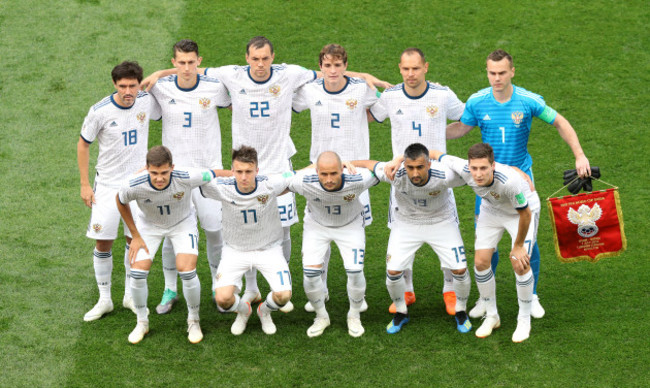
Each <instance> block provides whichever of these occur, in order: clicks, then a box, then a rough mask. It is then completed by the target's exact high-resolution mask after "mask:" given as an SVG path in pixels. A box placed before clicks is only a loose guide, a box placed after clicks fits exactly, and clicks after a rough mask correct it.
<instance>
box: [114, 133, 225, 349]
mask: <svg viewBox="0 0 650 388" xmlns="http://www.w3.org/2000/svg"><path fill="white" fill-rule="evenodd" d="M214 175H215V172H214V171H210V170H205V171H200V170H196V169H194V170H187V171H185V170H177V169H174V164H173V162H172V154H171V152H170V151H169V149H168V148H167V147H164V146H156V147H153V148H151V149H150V150H149V152H148V153H147V170H146V171H143V172H141V173H138V174H137V175H136V176H135V177H134V178H133V179H131V180H130V181H129V182H128V184H126V185H124V186H122V188H121V189H120V191H119V193H118V194H117V196H116V201H117V208H118V210H119V211H120V214H121V215H122V219H124V222H125V223H126V225H127V226H128V228H129V230H130V231H131V234H132V240H131V248H130V250H129V259H130V261H131V293H132V295H133V304H134V305H135V309H136V314H137V316H138V318H137V325H136V326H135V329H133V331H132V332H131V334H129V342H131V343H133V344H137V343H138V342H140V341H142V338H144V336H145V334H147V333H148V332H149V317H148V315H149V312H148V309H147V296H148V293H149V291H148V288H147V275H148V274H149V269H150V268H151V264H152V262H153V258H154V257H155V256H156V251H157V250H158V247H159V246H160V243H161V242H162V240H163V239H164V238H169V239H170V240H171V242H172V245H173V247H174V252H176V266H177V268H178V271H179V275H180V277H181V279H182V281H183V294H184V295H185V301H186V302H187V309H188V315H187V331H188V333H189V334H188V337H187V338H188V339H189V340H190V342H191V343H193V344H195V343H198V342H200V341H201V340H202V339H203V333H202V332H201V327H200V325H199V305H200V297H201V284H200V283H199V278H198V277H197V275H196V259H197V256H198V239H199V233H198V229H197V226H196V215H195V212H194V208H193V207H192V202H191V201H192V195H191V191H192V189H193V188H195V187H198V186H200V185H203V184H205V183H208V182H210V181H211V180H212V178H213V177H214ZM130 201H136V203H137V204H138V207H139V208H140V210H141V213H139V217H138V219H137V222H135V221H134V219H133V215H132V213H131V208H130V207H129V202H130ZM136 225H137V227H136Z"/></svg>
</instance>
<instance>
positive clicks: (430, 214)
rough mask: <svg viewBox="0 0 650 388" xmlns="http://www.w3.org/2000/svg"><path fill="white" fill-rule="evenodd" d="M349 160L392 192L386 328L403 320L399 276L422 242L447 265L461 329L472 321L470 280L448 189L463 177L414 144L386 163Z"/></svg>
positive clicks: (389, 329) (392, 329) (459, 183)
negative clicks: (390, 313) (391, 311)
mask: <svg viewBox="0 0 650 388" xmlns="http://www.w3.org/2000/svg"><path fill="white" fill-rule="evenodd" d="M353 163H354V165H356V166H359V167H370V168H373V171H374V172H375V174H376V176H377V178H379V180H381V181H383V182H388V183H390V184H391V185H392V186H393V192H394V193H395V201H396V206H395V208H394V209H395V222H394V224H393V227H392V228H391V231H390V237H389V239H388V252H387V254H386V287H387V288H388V293H389V294H390V297H391V299H392V300H393V303H395V307H396V313H395V314H394V316H393V319H392V320H391V322H390V323H389V324H388V327H387V328H386V331H387V332H388V333H389V334H393V333H397V332H399V331H400V330H401V329H402V326H404V324H406V323H407V322H408V321H409V315H408V310H407V307H406V300H405V298H404V290H405V288H406V282H405V281H404V277H403V275H404V271H405V270H406V269H407V268H412V266H413V259H414V257H415V252H417V250H418V249H420V247H421V246H422V245H423V244H425V243H426V244H429V246H431V248H432V249H433V250H434V252H435V253H436V254H437V255H438V258H439V259H440V267H441V269H450V270H451V273H452V276H453V283H452V284H453V291H454V292H455V294H456V305H455V310H456V311H455V319H456V328H457V329H458V331H460V332H461V333H467V332H469V331H470V330H471V328H472V324H471V322H470V321H469V318H468V317H467V313H466V308H467V299H468V298H469V292H470V289H471V284H472V281H471V279H470V277H469V274H468V272H467V261H466V258H465V247H464V245H463V239H462V237H461V235H460V230H459V229H458V217H457V213H456V211H455V203H454V200H453V197H452V196H451V195H450V193H449V192H450V190H448V189H450V188H453V187H457V186H462V185H464V184H465V182H464V181H463V180H462V179H460V177H458V176H457V175H456V174H455V173H454V172H453V171H452V170H451V169H449V168H448V167H446V166H444V165H442V164H440V163H438V162H437V161H434V162H431V161H430V159H429V151H428V150H427V148H426V147H425V146H424V145H423V144H420V143H415V144H411V145H409V146H408V147H407V148H406V150H405V151H404V156H403V157H398V158H396V159H394V160H393V161H391V162H389V163H379V162H375V161H355V162H353Z"/></svg>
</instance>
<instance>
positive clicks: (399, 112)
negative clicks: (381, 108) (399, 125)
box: [396, 109, 404, 115]
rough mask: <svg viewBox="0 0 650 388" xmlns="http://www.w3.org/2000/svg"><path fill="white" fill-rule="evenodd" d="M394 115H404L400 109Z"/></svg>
mask: <svg viewBox="0 0 650 388" xmlns="http://www.w3.org/2000/svg"><path fill="white" fill-rule="evenodd" d="M396 114H398V115H403V114H404V113H402V110H401V109H398V110H397V113H396Z"/></svg>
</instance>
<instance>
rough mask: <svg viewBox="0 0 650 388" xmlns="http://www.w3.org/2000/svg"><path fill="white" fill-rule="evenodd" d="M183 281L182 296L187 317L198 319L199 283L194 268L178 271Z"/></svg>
mask: <svg viewBox="0 0 650 388" xmlns="http://www.w3.org/2000/svg"><path fill="white" fill-rule="evenodd" d="M178 275H179V276H180V277H181V281H182V282H183V296H185V302H186V303H187V319H188V320H198V319H199V307H200V306H201V283H200V282H199V277H198V276H197V275H196V269H193V270H191V271H186V272H179V273H178Z"/></svg>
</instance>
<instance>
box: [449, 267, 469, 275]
mask: <svg viewBox="0 0 650 388" xmlns="http://www.w3.org/2000/svg"><path fill="white" fill-rule="evenodd" d="M465 272H467V268H461V269H452V270H451V273H453V274H454V275H462V274H464V273H465Z"/></svg>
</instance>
